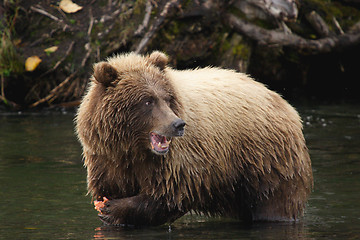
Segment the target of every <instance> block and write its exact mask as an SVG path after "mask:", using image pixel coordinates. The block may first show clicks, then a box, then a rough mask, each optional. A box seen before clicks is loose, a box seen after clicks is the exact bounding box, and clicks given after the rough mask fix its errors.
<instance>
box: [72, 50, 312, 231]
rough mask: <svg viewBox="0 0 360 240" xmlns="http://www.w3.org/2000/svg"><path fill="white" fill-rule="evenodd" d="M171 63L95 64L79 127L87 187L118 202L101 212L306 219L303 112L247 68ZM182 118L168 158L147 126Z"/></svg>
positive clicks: (152, 221)
mask: <svg viewBox="0 0 360 240" xmlns="http://www.w3.org/2000/svg"><path fill="white" fill-rule="evenodd" d="M166 65H167V57H166V56H165V55H164V54H162V53H160V52H153V53H152V54H151V55H149V56H140V55H136V54H133V53H130V54H125V55H119V56H116V57H113V58H109V59H108V60H107V61H106V62H101V63H98V64H96V65H95V66H94V75H93V77H92V81H91V84H90V87H89V90H88V92H87V94H86V95H85V97H84V99H83V101H82V103H81V106H80V108H79V110H78V114H77V117H76V130H77V134H78V137H79V139H80V142H81V143H82V146H83V154H84V159H85V166H86V167H87V171H88V179H87V180H88V190H89V193H91V194H92V196H93V197H94V198H95V199H101V198H102V197H104V196H105V197H107V198H109V199H110V201H109V204H108V205H107V207H106V208H105V209H104V210H103V214H102V215H100V217H101V218H102V219H103V220H104V221H105V222H107V223H109V224H133V225H157V224H162V223H165V222H170V221H174V220H175V219H176V218H178V217H180V216H182V215H183V214H185V213H186V212H188V211H190V210H192V211H195V212H203V213H205V214H209V215H223V216H230V217H235V218H240V219H244V220H250V221H254V220H270V221H282V220H296V219H298V218H299V217H300V216H301V215H302V214H303V209H304V207H305V203H306V200H307V198H308V195H309V193H310V191H311V188H312V181H313V180H312V170H311V162H310V158H309V155H308V151H307V147H306V145H305V140H304V137H303V134H302V124H301V120H300V117H299V115H298V114H297V112H296V111H295V110H294V109H293V108H292V107H291V106H290V105H289V104H288V103H287V102H286V101H285V100H283V99H282V98H281V97H280V96H279V95H278V94H276V93H274V92H272V91H270V90H268V89H267V88H265V87H264V86H263V85H262V84H260V83H257V82H255V81H253V80H252V79H251V78H249V77H248V76H246V75H245V74H242V73H236V72H234V71H231V70H223V69H218V68H204V69H195V70H185V71H177V70H174V69H171V68H169V67H166ZM149 99H152V101H153V102H154V106H153V108H152V110H151V111H149V109H146V107H144V103H145V102H147V101H149ZM175 117H179V118H181V119H183V120H184V121H185V122H186V127H185V135H184V136H183V137H176V138H173V140H172V143H171V145H170V150H169V152H168V153H167V154H166V155H165V156H159V155H155V154H154V153H152V152H151V151H150V146H149V138H148V136H149V132H150V131H152V130H154V129H155V130H156V129H160V128H162V127H163V126H167V125H168V124H169V122H171V121H172V120H173V119H174V118H175ZM165 129H166V127H165ZM161 131H163V132H164V131H166V130H161Z"/></svg>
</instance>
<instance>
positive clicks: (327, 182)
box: [0, 105, 360, 239]
mask: <svg viewBox="0 0 360 240" xmlns="http://www.w3.org/2000/svg"><path fill="white" fill-rule="evenodd" d="M298 110H299V112H300V113H301V115H302V118H303V120H304V134H305V138H306V140H307V144H308V147H309V149H310V155H311V158H312V163H313V171H314V179H315V189H314V192H313V193H312V195H311V197H310V200H309V203H308V206H307V209H306V213H305V216H304V218H303V219H302V220H301V221H300V222H298V223H255V224H251V225H246V224H243V223H241V222H238V221H236V220H233V219H224V218H207V217H204V216H196V215H187V216H184V217H183V218H181V219H179V220H177V221H176V222H175V223H174V224H173V225H172V226H171V230H169V226H166V225H163V226H159V227H152V228H144V229H116V228H110V227H104V226H102V224H101V222H100V221H99V220H98V219H97V214H96V211H95V210H94V209H93V206H92V204H91V201H90V197H89V196H86V171H85V169H84V168H83V166H82V162H81V148H80V144H79V143H78V142H77V139H76V137H75V135H74V130H73V129H74V124H73V117H74V113H71V112H70V113H66V112H57V113H41V114H39V113H0V191H1V192H0V193H1V199H2V201H1V202H2V203H1V205H0V239H92V238H95V239H260V238H261V239H360V106H359V105H331V106H324V105H323V106H301V107H298Z"/></svg>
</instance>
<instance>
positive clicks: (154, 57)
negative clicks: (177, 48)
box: [148, 51, 169, 70]
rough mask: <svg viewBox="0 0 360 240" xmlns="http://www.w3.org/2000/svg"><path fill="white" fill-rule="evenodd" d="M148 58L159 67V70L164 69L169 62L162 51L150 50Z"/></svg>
mask: <svg viewBox="0 0 360 240" xmlns="http://www.w3.org/2000/svg"><path fill="white" fill-rule="evenodd" d="M148 60H149V62H150V63H152V64H154V65H155V66H157V67H158V68H160V70H164V69H165V67H166V65H167V64H168V62H169V58H168V57H167V56H166V55H165V54H164V53H162V52H159V51H154V52H152V53H151V54H150V56H148Z"/></svg>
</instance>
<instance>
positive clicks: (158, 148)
mask: <svg viewBox="0 0 360 240" xmlns="http://www.w3.org/2000/svg"><path fill="white" fill-rule="evenodd" d="M170 143H171V138H169V139H167V138H166V136H163V135H160V134H157V133H154V132H151V133H150V144H151V149H152V150H153V152H155V153H157V154H165V153H167V152H168V151H169V145H170Z"/></svg>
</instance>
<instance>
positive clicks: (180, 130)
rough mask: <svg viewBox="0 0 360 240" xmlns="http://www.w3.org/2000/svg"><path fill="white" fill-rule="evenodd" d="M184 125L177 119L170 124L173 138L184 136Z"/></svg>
mask: <svg viewBox="0 0 360 240" xmlns="http://www.w3.org/2000/svg"><path fill="white" fill-rule="evenodd" d="M185 125H186V123H185V122H184V121H183V120H182V119H181V118H178V119H176V120H175V121H173V122H172V128H173V131H174V136H177V137H181V136H183V135H184V131H185V129H184V127H185Z"/></svg>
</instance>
